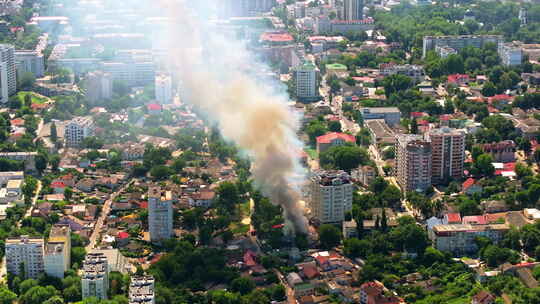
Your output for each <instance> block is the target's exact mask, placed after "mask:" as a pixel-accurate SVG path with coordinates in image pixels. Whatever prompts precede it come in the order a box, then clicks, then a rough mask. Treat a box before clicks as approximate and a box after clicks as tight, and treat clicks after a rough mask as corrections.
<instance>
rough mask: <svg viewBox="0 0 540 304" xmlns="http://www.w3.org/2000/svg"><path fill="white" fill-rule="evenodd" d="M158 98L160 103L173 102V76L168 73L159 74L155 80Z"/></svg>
mask: <svg viewBox="0 0 540 304" xmlns="http://www.w3.org/2000/svg"><path fill="white" fill-rule="evenodd" d="M155 94H156V100H157V101H158V103H159V104H169V103H172V99H173V93H172V78H171V76H168V75H157V76H156V80H155Z"/></svg>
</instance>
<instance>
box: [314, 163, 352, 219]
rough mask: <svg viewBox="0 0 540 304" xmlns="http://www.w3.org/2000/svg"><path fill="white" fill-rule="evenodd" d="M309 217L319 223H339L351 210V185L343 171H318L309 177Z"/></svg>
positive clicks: (348, 177)
mask: <svg viewBox="0 0 540 304" xmlns="http://www.w3.org/2000/svg"><path fill="white" fill-rule="evenodd" d="M310 190H311V201H310V209H311V216H312V217H313V218H315V219H316V220H318V221H320V222H321V223H339V222H343V220H345V213H347V212H349V211H351V210H352V193H353V185H352V182H351V177H350V176H349V174H347V172H344V171H319V172H315V173H314V174H313V176H312V177H311V189H310Z"/></svg>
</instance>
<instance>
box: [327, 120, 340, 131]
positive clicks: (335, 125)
mask: <svg viewBox="0 0 540 304" xmlns="http://www.w3.org/2000/svg"><path fill="white" fill-rule="evenodd" d="M328 130H329V131H331V132H341V123H340V122H339V121H331V122H329V123H328Z"/></svg>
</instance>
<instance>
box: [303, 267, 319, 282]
mask: <svg viewBox="0 0 540 304" xmlns="http://www.w3.org/2000/svg"><path fill="white" fill-rule="evenodd" d="M302 272H303V273H304V276H306V278H308V279H310V280H311V279H313V278H316V277H318V276H319V274H320V273H319V271H318V270H317V267H315V266H314V265H306V266H304V269H302Z"/></svg>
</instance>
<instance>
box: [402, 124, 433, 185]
mask: <svg viewBox="0 0 540 304" xmlns="http://www.w3.org/2000/svg"><path fill="white" fill-rule="evenodd" d="M396 178H397V181H398V183H399V184H400V186H401V188H402V189H403V190H404V191H417V190H419V191H424V190H426V189H427V188H429V187H430V186H431V145H430V143H429V142H427V141H425V140H423V139H422V136H420V135H414V134H401V135H398V136H397V140H396Z"/></svg>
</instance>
